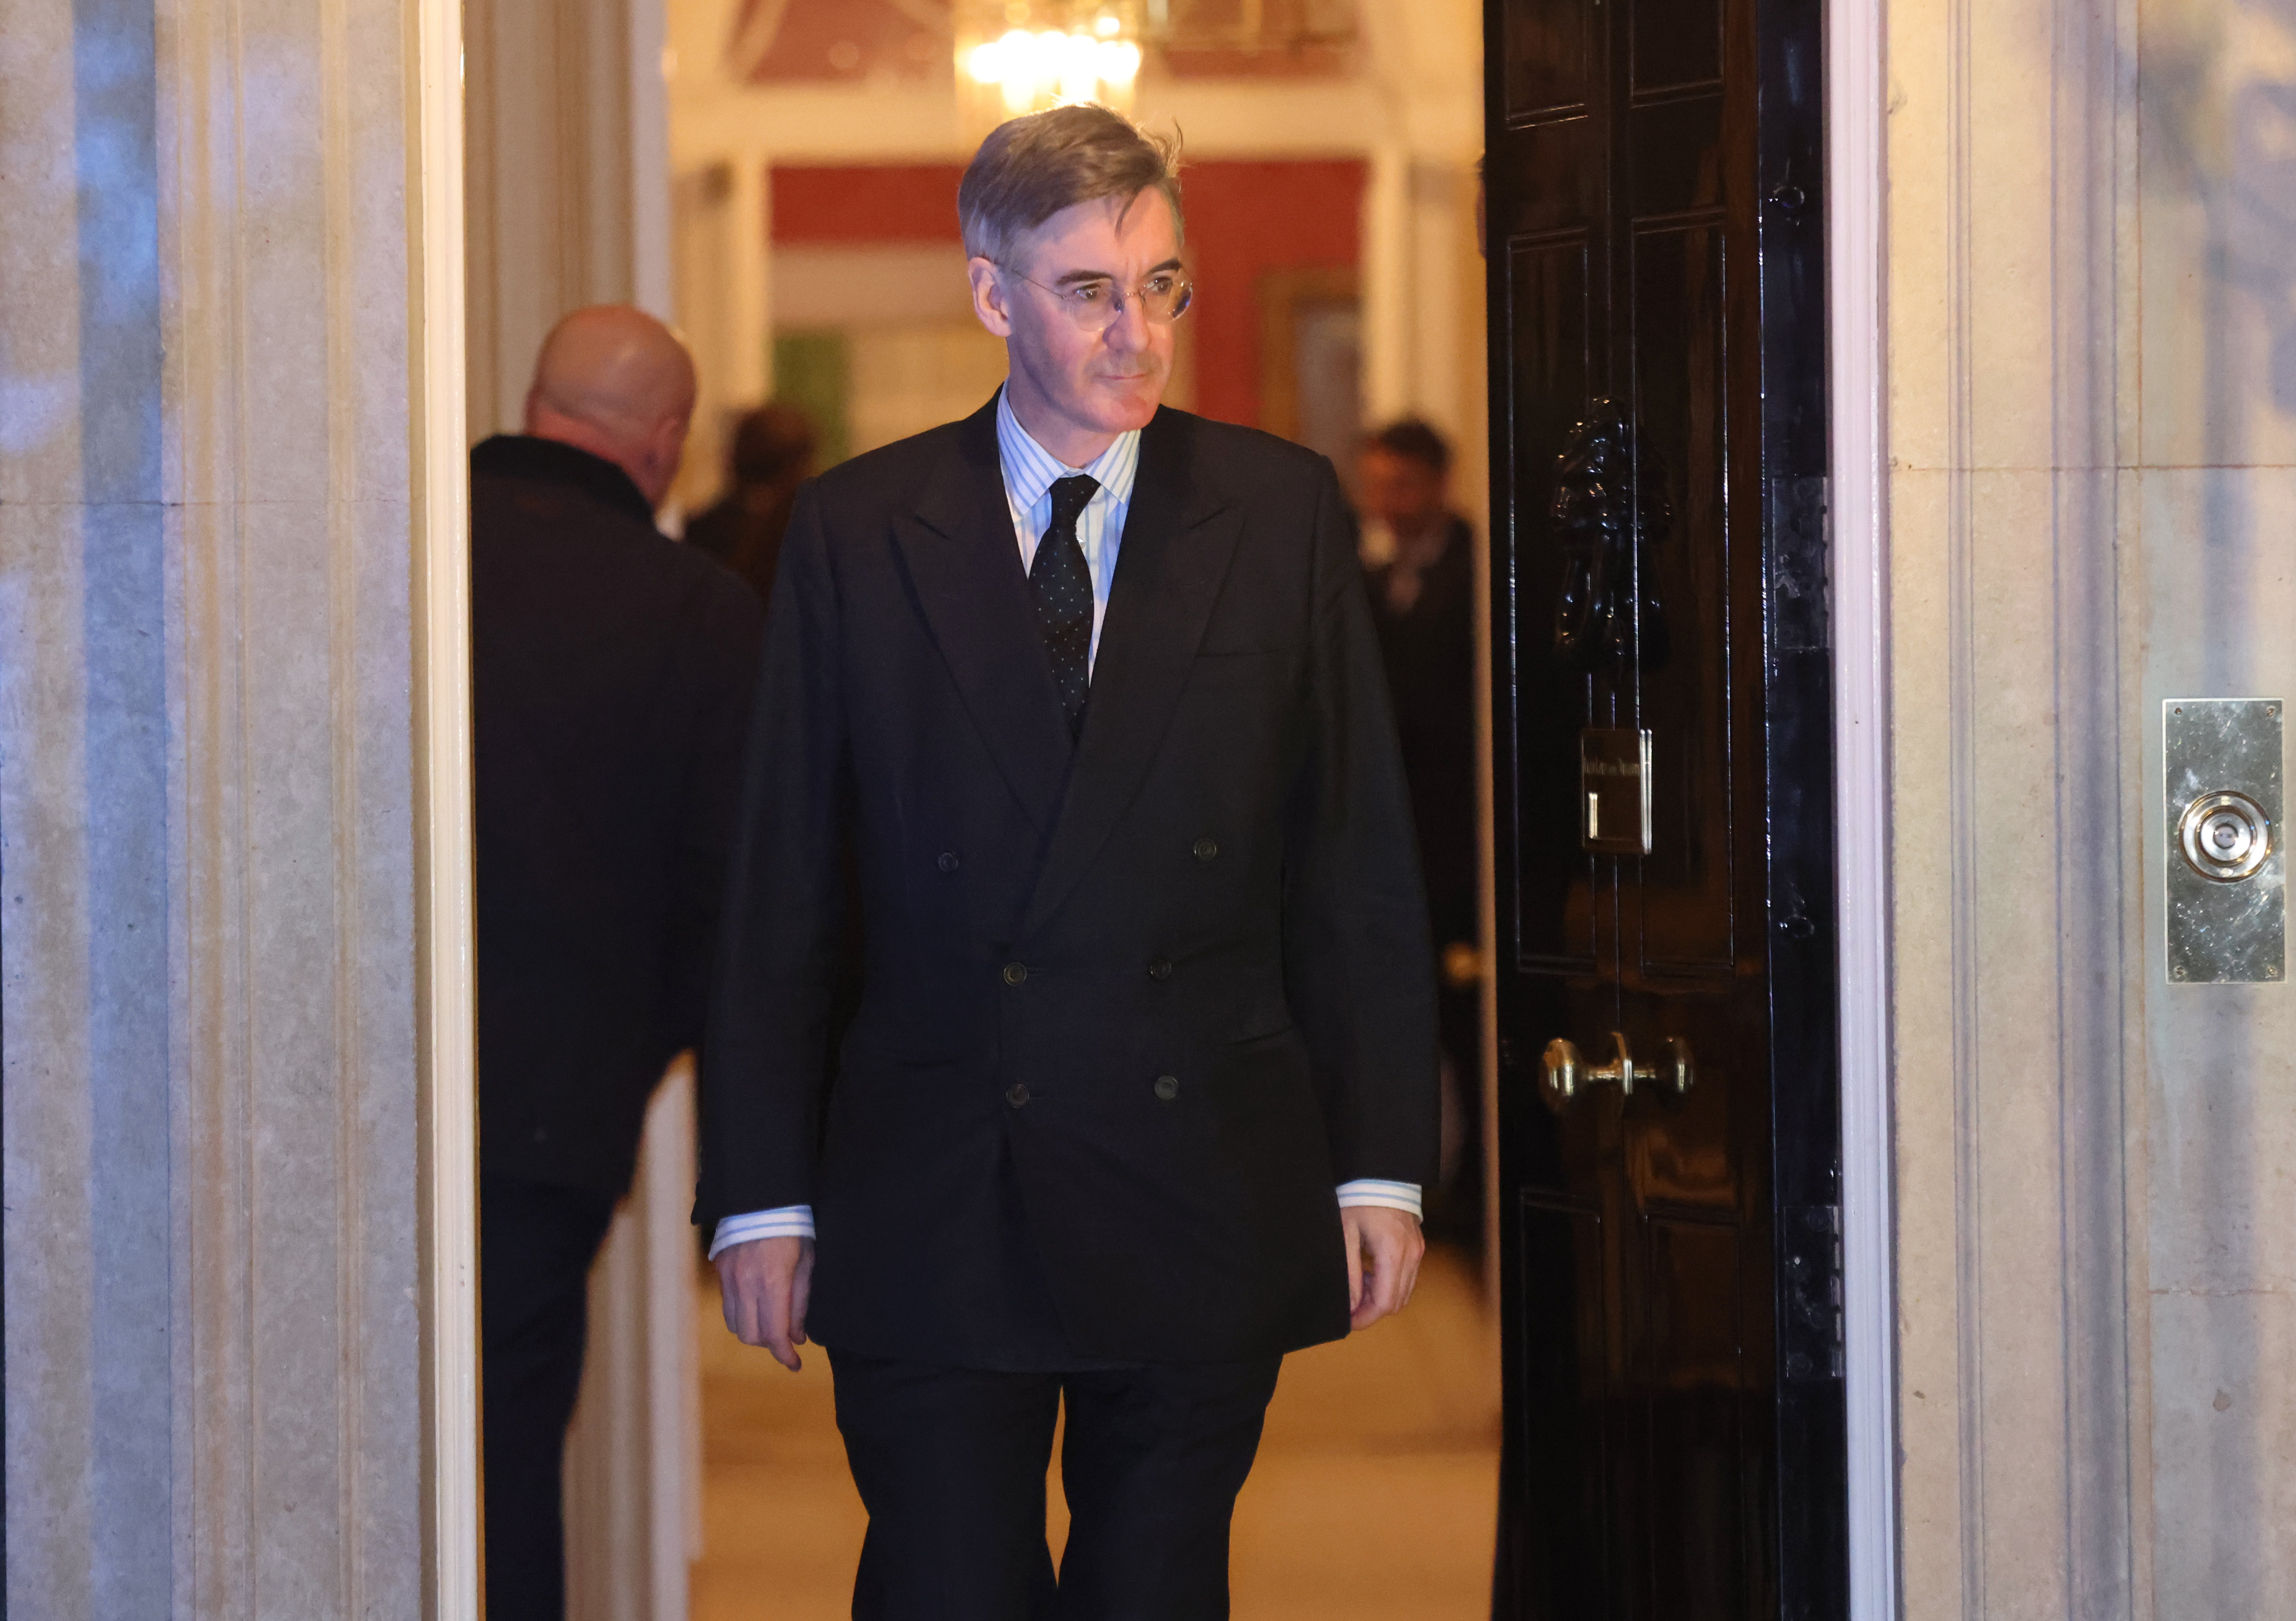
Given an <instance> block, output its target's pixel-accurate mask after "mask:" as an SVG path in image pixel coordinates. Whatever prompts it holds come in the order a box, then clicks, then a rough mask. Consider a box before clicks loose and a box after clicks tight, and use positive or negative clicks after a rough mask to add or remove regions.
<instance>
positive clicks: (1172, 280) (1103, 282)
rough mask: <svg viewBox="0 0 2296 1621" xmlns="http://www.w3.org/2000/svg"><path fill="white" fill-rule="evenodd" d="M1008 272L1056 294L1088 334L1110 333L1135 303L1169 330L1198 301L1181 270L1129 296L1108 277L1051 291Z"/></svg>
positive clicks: (1027, 279) (1028, 278)
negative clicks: (1136, 301)
mask: <svg viewBox="0 0 2296 1621" xmlns="http://www.w3.org/2000/svg"><path fill="white" fill-rule="evenodd" d="M1005 269H1007V270H1009V271H1011V272H1012V274H1013V276H1014V277H1015V278H1016V279H1018V280H1020V281H1023V282H1028V283H1029V286H1031V287H1034V288H1036V289H1037V291H1040V292H1048V293H1050V294H1052V296H1053V301H1054V303H1056V304H1058V305H1059V306H1060V307H1061V312H1062V314H1063V315H1067V316H1068V318H1069V319H1070V321H1072V322H1074V323H1076V324H1077V325H1078V327H1080V328H1082V329H1083V330H1084V331H1086V332H1106V331H1107V330H1108V329H1109V328H1110V327H1111V326H1113V325H1115V324H1116V323H1117V322H1118V321H1119V319H1121V318H1122V317H1123V315H1124V312H1125V309H1126V308H1127V307H1128V306H1129V305H1130V304H1131V303H1132V301H1133V300H1135V299H1137V300H1138V301H1139V304H1140V310H1141V313H1142V314H1143V315H1146V316H1147V317H1148V319H1150V320H1151V321H1153V322H1154V323H1156V324H1157V325H1159V326H1168V325H1169V324H1170V323H1173V322H1175V321H1177V320H1178V319H1179V318H1180V317H1181V316H1182V315H1186V314H1187V313H1188V306H1189V305H1190V304H1192V303H1193V302H1194V301H1195V297H1196V284H1195V283H1194V282H1191V281H1189V280H1188V279H1187V277H1186V276H1185V275H1183V274H1181V273H1180V272H1178V271H1177V270H1160V271H1158V272H1156V274H1153V275H1152V276H1150V277H1149V278H1148V279H1147V280H1146V281H1144V282H1141V283H1140V285H1139V286H1137V287H1136V288H1134V289H1132V291H1129V292H1126V291H1124V290H1123V289H1121V288H1119V286H1118V285H1117V284H1116V282H1114V281H1112V280H1111V278H1109V277H1107V276H1093V277H1090V278H1089V279H1087V280H1085V281H1080V282H1070V283H1068V284H1067V285H1066V286H1064V287H1047V286H1046V285H1045V284H1044V283H1043V282H1039V281H1037V280H1036V279H1035V278H1034V277H1031V276H1025V275H1021V273H1020V272H1019V271H1017V270H1013V269H1012V266H1009V265H1008V266H1005Z"/></svg>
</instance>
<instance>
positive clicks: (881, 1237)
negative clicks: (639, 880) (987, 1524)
mask: <svg viewBox="0 0 2296 1621" xmlns="http://www.w3.org/2000/svg"><path fill="white" fill-rule="evenodd" d="M781 569H782V571H781V576H780V579H779V582H778V583H777V585H776V586H775V594H774V602H773V608H772V613H771V618H770V622H769V625H768V628H767V643H766V653H765V659H764V664H763V673H762V675H761V684H760V686H759V689H758V701H757V704H756V706H755V708H754V711H753V716H754V718H753V723H752V728H751V732H750V750H749V759H748V765H747V767H746V774H745V775H746V781H745V783H744V790H743V802H742V816H741V822H740V828H739V832H738V835H737V838H736V843H735V849H734V865H733V872H732V877H731V880H730V884H729V889H728V896H727V903H726V905H727V911H726V933H725V937H724V945H723V946H722V948H721V950H720V952H719V954H718V963H717V976H718V978H717V991H716V994H715V996H714V998H713V1001H712V1008H711V1014H710V1023H709V1039H708V1041H707V1042H706V1044H705V1046H704V1053H705V1063H704V1068H703V1080H702V1145H701V1152H702V1182H701V1197H700V1199H699V1203H698V1208H697V1218H698V1219H699V1220H701V1221H702V1222H704V1223H709V1224H714V1223H715V1222H716V1221H717V1219H718V1218H719V1217H721V1216H726V1215H729V1214H737V1213H741V1212H744V1211H750V1210H758V1209H767V1208H778V1207H782V1206H788V1205H796V1204H810V1205H811V1206H812V1207H813V1208H814V1212H815V1221H816V1227H817V1231H818V1235H819V1237H818V1249H817V1256H816V1272H815V1275H814V1282H813V1295H812V1306H811V1312H810V1315H809V1319H808V1332H809V1334H810V1336H811V1338H813V1339H816V1340H818V1341H820V1342H821V1343H823V1344H824V1345H827V1346H829V1347H832V1348H833V1349H836V1350H839V1351H850V1352H854V1353H857V1354H861V1355H871V1356H880V1357H889V1358H898V1359H910V1360H914V1361H922V1362H927V1363H939V1364H943V1365H955V1366H966V1367H979V1368H990V1369H996V1368H1004V1369H1013V1370H1018V1371H1032V1370H1037V1369H1042V1368H1046V1367H1052V1368H1059V1367H1062V1366H1078V1365H1087V1366H1088V1365H1094V1364H1096V1363H1104V1362H1152V1363H1173V1362H1179V1363H1187V1362H1224V1361H1241V1360H1242V1359H1247V1358H1252V1357H1260V1356H1266V1355H1272V1354H1275V1353H1278V1352H1282V1351H1286V1350H1290V1349H1292V1348H1295V1347H1300V1346H1305V1345H1308V1344H1312V1343H1315V1342H1316V1341H1320V1340H1325V1339H1336V1338H1338V1337H1339V1336H1341V1335H1343V1334H1344V1333H1346V1332H1347V1328H1348V1317H1349V1306H1348V1290H1347V1278H1346V1270H1345V1257H1344V1253H1343V1246H1342V1243H1341V1224H1340V1214H1339V1208H1338V1205H1337V1202H1336V1199H1335V1197H1334V1190H1335V1188H1336V1187H1337V1185H1338V1184H1339V1183H1342V1182H1347V1181H1350V1180H1354V1179H1357V1178H1369V1177H1378V1178H1385V1179H1391V1180H1396V1181H1404V1182H1418V1183H1431V1182H1432V1181H1433V1179H1434V1175H1435V1168H1436V1167H1435V1161H1436V1144H1437V1091H1436V1085H1437V1083H1436V1072H1437V1064H1436V1033H1435V1011H1434V991H1433V985H1432V974H1431V968H1430V953H1429V946H1428V935H1427V913H1426V907H1425V903H1424V901H1423V896H1422V889H1421V880H1420V876H1419V869H1418V863H1417V859H1416V855H1415V849H1414V847H1413V840H1412V834H1411V820H1410V818H1411V811H1410V802H1409V798H1408V792H1407V790H1406V786H1405V782H1404V777H1403V772H1402V768H1401V765H1400V762H1399V759H1398V751H1397V745H1396V741H1395V732H1394V726H1393V723H1392V721H1391V719H1390V715H1389V709H1388V700H1387V695H1386V692H1385V686H1384V680H1383V676H1382V672H1381V667H1380V657H1379V648H1378V643H1377V641H1376V639H1375V637H1374V633H1373V629H1372V625H1371V619H1370V615H1369V611H1368V610H1367V608H1366V606H1365V599H1364V591H1363V578H1362V570H1361V569H1360V567H1359V566H1358V564H1357V561H1356V551H1355V534H1354V526H1353V522H1352V520H1351V519H1350V517H1349V513H1348V509H1347V506H1346V504H1345V503H1344V502H1343V501H1342V499H1341V494H1340V489H1339V485H1338V481H1337V479H1335V478H1334V477H1333V472H1332V469H1331V464H1330V463H1328V462H1326V461H1325V460H1324V458H1322V457H1321V456H1318V455H1316V454H1313V453H1311V452H1308V451H1305V450H1302V449H1300V448H1299V447H1297V446H1292V445H1288V444H1285V443H1284V442H1283V441H1281V440H1279V439H1275V438H1271V437H1270V436H1268V435H1266V434H1262V433H1259V432H1255V431H1253V430H1248V429H1242V428H1236V427H1231V426H1227V425H1225V424H1220V423H1216V422H1207V421H1204V420H1203V419H1201V418H1198V417H1194V416H1191V415H1188V414H1186V413H1181V412H1178V411H1174V410H1170V409H1166V410H1162V411H1160V412H1159V413H1157V415H1156V417H1155V419H1154V420H1153V422H1151V423H1150V424H1149V426H1148V427H1147V428H1146V429H1145V430H1144V432H1143V434H1142V438H1141V445H1140V460H1139V467H1138V473H1137V477H1136V483H1135V486H1134V488H1133V493H1132V500H1131V505H1130V508H1129V512H1128V519H1127V522H1126V527H1125V531H1124V534H1123V537H1122V544H1121V547H1120V550H1119V555H1118V561H1117V565H1116V573H1115V578H1114V581H1113V584H1112V587H1111V594H1110V599H1109V606H1108V611H1107V617H1106V620H1105V623H1104V626H1103V631H1102V637H1101V642H1100V647H1099V651H1098V654H1097V658H1096V662H1095V667H1094V671H1093V677H1092V684H1091V690H1090V694H1089V698H1088V700H1087V705H1086V708H1085V712H1084V718H1083V725H1082V732H1081V735H1080V738H1079V739H1078V741H1075V742H1074V743H1072V742H1071V741H1070V732H1069V728H1068V725H1067V721H1066V718H1065V716H1064V715H1063V712H1062V708H1061V703H1060V700H1059V697H1058V696H1057V694H1056V692H1055V690H1054V684H1053V679H1052V675H1051V669H1050V665H1049V662H1048V660H1047V659H1046V652H1045V645H1044V639H1043V635H1042V634H1041V632H1040V631H1039V629H1038V626H1037V618H1036V611H1035V607H1034V604H1033V600H1032V598H1031V595H1030V592H1029V583H1028V579H1027V577H1026V576H1025V575H1024V573H1023V572H1022V569H1021V555H1020V551H1019V547H1018V545H1017V544H1016V541H1015V536H1014V535H1013V522H1012V519H1011V516H1010V512H1009V509H1008V506H1007V503H1006V498H1005V487H1004V483H1003V479H1002V473H1001V469H1000V464H999V461H998V454H997V446H996V419H995V405H994V402H993V401H992V402H991V403H990V405H988V406H987V407H984V408H983V409H982V410H981V411H980V412H979V413H975V414H974V415H973V416H972V417H971V418H969V419H967V420H966V421H964V422H958V423H953V424H950V425H948V426H947V427H943V428H939V429H935V430H932V431H931V432H929V433H925V434H922V435H920V436H918V437H916V438H911V439H907V440H904V441H902V442H900V443H898V444H896V445H893V446H888V447H886V448H885V449H882V450H880V451H876V452H873V453H872V454H868V455H865V456H862V457H859V458H857V459H856V460H854V461H851V462H849V463H845V464H844V465H842V466H841V467H839V468H837V469H834V470H832V471H830V472H829V473H827V474H826V475H824V477H822V478H821V479H818V480H816V481H815V482H814V483H812V484H811V485H809V486H808V487H807V488H806V490H805V492H804V493H803V495H801V496H800V498H799V503H798V510H797V512H796V514H795V516H794V518H793V520H792V521H791V527H790V531H789V534H788V536H787V538H786V540H785V541H784V543H783V553H782V564H781ZM848 837H849V839H850V844H849V846H848V845H846V843H845V842H844V841H845V840H846V839H848ZM842 869H849V870H851V871H855V872H857V873H858V879H859V887H860V890H861V896H862V912H863V918H864V928H863V935H864V946H863V954H864V959H865V969H864V982H863V987H862V991H861V996H860V1005H859V1010H858V1012H857V1014H856V1016H855V1017H854V1019H853V1020H852V1022H851V1025H850V1027H849V1028H847V1029H846V1030H845V1031H844V1032H843V1033H842V1035H841V1037H840V1042H839V1049H838V1054H837V1057H838V1063H837V1065H836V1074H837V1079H836V1085H835V1089H834V1092H833V1093H832V1094H831V1095H830V1096H829V1097H828V1098H827V1100H826V1105H825V1113H824V1100H823V1097H822V1093H823V1089H824V1077H825V1075H826V1074H827V1072H828V1068H829V1065H828V1059H829V1056H830V1053H829V1041H830V1031H829V1029H828V1019H827V1010H828V1007H829V1004H830V1000H831V989H832V977H833V974H834V965H835V960H836V956H837V953H836V950H835V942H836V939H837V937H838V934H839V926H840V920H841V919H842V917H843V915H844V910H843V893H844V891H843V883H842V881H841V876H840V873H841V870H842ZM1063 1358H1065V1359H1069V1360H1067V1361H1066V1362H1063V1361H1062V1359H1063Z"/></svg>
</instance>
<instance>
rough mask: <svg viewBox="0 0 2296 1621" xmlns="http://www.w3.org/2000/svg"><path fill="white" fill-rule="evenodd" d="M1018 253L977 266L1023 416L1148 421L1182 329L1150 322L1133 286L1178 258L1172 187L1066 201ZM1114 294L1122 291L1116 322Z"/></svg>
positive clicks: (1084, 432) (1094, 430) (1061, 426)
mask: <svg viewBox="0 0 2296 1621" xmlns="http://www.w3.org/2000/svg"><path fill="white" fill-rule="evenodd" d="M1009 257H1010V258H1012V259H1013V261H1014V262H1013V264H1010V265H993V264H992V263H991V262H990V261H989V260H988V259H984V258H976V259H974V260H972V264H971V266H970V268H971V271H972V286H973V302H974V307H975V309H976V310H977V311H978V312H979V314H980V319H981V323H982V324H984V325H985V326H987V327H988V330H989V331H990V332H995V333H996V335H997V336H998V337H1000V338H1002V339H1004V340H1005V348H1006V351H1007V356H1008V358H1009V360H1010V362H1011V368H1012V382H1013V393H1014V395H1015V396H1016V397H1015V400H1014V409H1015V410H1016V411H1020V412H1021V414H1022V416H1023V419H1024V421H1026V420H1027V419H1029V417H1031V416H1035V417H1038V418H1044V417H1049V418H1050V419H1052V420H1051V421H1049V422H1046V423H1045V427H1046V429H1047V430H1052V431H1054V433H1055V434H1056V436H1057V437H1061V438H1069V439H1071V440H1085V439H1096V438H1111V437H1113V436H1114V435H1116V434H1119V433H1123V432H1126V431H1128V430H1131V429H1134V428H1144V427H1145V426H1147V423H1148V419H1149V418H1151V417H1152V416H1154V415H1155V414H1156V407H1157V405H1158V404H1159V402H1160V401H1161V400H1162V398H1163V397H1164V385H1165V384H1166V383H1167V382H1168V381H1169V380H1170V378H1171V374H1172V326H1171V323H1169V322H1166V323H1155V322H1152V321H1150V320H1149V319H1148V316H1147V313H1146V312H1145V311H1144V309H1143V308H1142V307H1141V301H1140V299H1137V298H1136V297H1135V296H1134V290H1135V289H1136V288H1138V287H1139V286H1140V285H1141V283H1143V282H1145V281H1147V280H1148V278H1149V277H1151V276H1152V275H1155V274H1159V273H1160V272H1171V271H1176V270H1177V269H1178V268H1179V267H1180V242H1179V232H1178V227H1177V222H1176V221H1175V220H1174V219H1173V217H1172V207H1171V204H1170V203H1169V202H1168V201H1166V200H1165V197H1164V194H1163V193H1162V192H1160V191H1154V190H1150V191H1146V192H1141V193H1140V194H1139V195H1138V196H1136V197H1134V198H1131V199H1129V200H1126V199H1121V198H1114V197H1108V198H1100V199H1096V200H1095V201H1091V202H1080V203H1078V204H1077V205H1075V206H1074V207H1073V208H1068V209H1062V210H1061V211H1060V212H1059V213H1057V214H1055V215H1054V216H1053V217H1051V218H1050V219H1048V220H1046V222H1045V223H1044V224H1043V225H1039V226H1038V227H1037V229H1036V230H1034V231H1031V232H1029V233H1028V234H1027V235H1025V236H1023V237H1022V238H1021V240H1020V242H1018V244H1017V245H1016V246H1015V248H1014V250H1013V251H1012V253H1011V254H1010V255H1009ZM1024 278H1025V279H1024ZM1095 283H1097V284H1099V286H1100V288H1101V293H1102V296H1101V297H1100V299H1098V300H1097V302H1096V303H1093V304H1090V305H1087V306H1085V307H1084V308H1083V312H1082V313H1084V314H1085V315H1086V316H1087V319H1086V320H1084V321H1082V322H1079V321H1078V319H1077V316H1078V313H1079V308H1078V301H1077V300H1076V299H1074V297H1073V294H1074V292H1075V290H1076V289H1078V288H1079V287H1085V286H1088V285H1092V284H1095ZM1111 292H1119V293H1120V294H1121V296H1122V298H1123V299H1124V312H1123V313H1122V314H1121V315H1117V316H1115V317H1114V319H1112V320H1111V319H1110V318H1109V308H1110V305H1111V299H1110V298H1109V296H1108V295H1109V294H1110V293H1111ZM1103 323H1105V325H1104V328H1103ZM1095 328H1102V329H1103V330H1095ZM1030 407H1033V409H1031V408H1030ZM1046 449H1048V450H1051V451H1053V452H1054V454H1062V450H1061V447H1060V446H1054V445H1052V444H1047V445H1046ZM1071 464H1072V465H1073V464H1074V463H1071Z"/></svg>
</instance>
